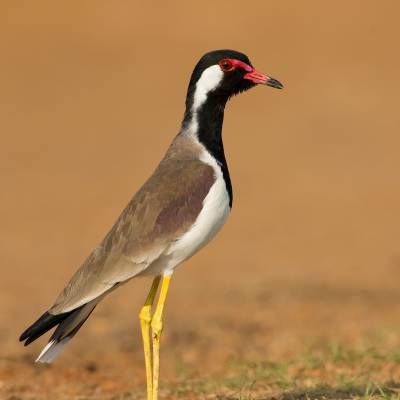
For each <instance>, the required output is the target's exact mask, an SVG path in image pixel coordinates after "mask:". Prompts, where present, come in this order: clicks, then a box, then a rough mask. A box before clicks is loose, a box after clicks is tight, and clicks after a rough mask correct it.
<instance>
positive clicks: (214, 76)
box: [190, 65, 224, 132]
mask: <svg viewBox="0 0 400 400" xmlns="http://www.w3.org/2000/svg"><path fill="white" fill-rule="evenodd" d="M223 76H224V73H223V72H222V70H221V68H220V66H219V65H212V66H211V67H208V68H207V69H205V70H204V71H203V73H202V74H201V76H200V79H199V80H198V81H197V83H196V90H195V92H194V95H193V104H192V114H193V118H192V121H191V124H190V128H191V130H192V132H197V128H198V122H197V111H198V110H199V108H200V107H201V106H202V104H203V103H204V102H205V101H206V100H207V95H208V93H209V92H211V91H212V90H215V89H216V88H217V87H218V86H219V84H220V83H221V81H222V78H223Z"/></svg>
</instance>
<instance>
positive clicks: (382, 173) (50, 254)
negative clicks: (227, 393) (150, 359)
mask: <svg viewBox="0 0 400 400" xmlns="http://www.w3.org/2000/svg"><path fill="white" fill-rule="evenodd" d="M399 16H400V5H399V2H398V1H394V0H393V1H389V0H386V1H384V2H378V1H361V0H360V1H336V2H327V1H322V0H321V1H302V2H294V1H266V0H263V1H258V0H255V1H252V2H247V3H243V2H236V1H231V2H214V1H201V2H183V1H172V2H154V1H148V2H144V1H119V2H111V1H68V2H67V1H64V2H53V1H48V2H44V1H35V2H33V1H32V2H30V1H2V2H1V3H0V57H1V63H0V135H1V136H0V138H1V146H0V182H1V186H2V187H1V197H0V199H1V207H0V221H1V224H0V261H1V263H0V265H1V273H2V274H1V280H0V355H1V356H0V358H2V359H1V360H0V362H1V364H0V371H2V372H1V373H0V380H1V379H2V380H1V382H3V384H5V385H6V386H5V387H9V386H10V385H12V384H13V382H18V380H19V379H25V378H23V377H22V376H21V371H24V376H25V377H26V376H27V375H26V374H28V373H30V374H33V375H32V376H35V377H36V378H35V379H36V380H35V382H39V383H40V382H42V383H43V380H44V382H51V379H52V377H53V378H54V377H55V376H57V377H60V374H61V372H60V371H66V368H70V369H69V370H68V371H70V372H69V373H71V374H72V373H73V372H71V371H75V372H76V371H78V372H76V373H77V378H76V379H77V380H78V381H79V379H83V378H82V376H81V375H80V373H79V371H80V368H82V365H83V364H84V362H83V360H86V362H99V360H101V362H100V363H101V364H103V368H105V370H106V371H108V372H109V374H110V376H111V377H112V378H113V380H114V381H113V382H114V384H115V385H116V384H121V385H123V384H124V382H125V383H127V382H129V384H132V382H133V383H135V382H138V383H142V382H143V377H144V369H143V367H142V361H143V359H142V354H141V351H142V350H141V347H140V346H141V344H140V334H139V329H138V322H137V312H138V310H139V307H140V305H141V303H142V302H143V301H144V297H145V293H146V291H147V289H148V285H149V284H150V282H148V281H146V280H138V281H132V282H130V283H129V284H128V285H126V286H125V287H124V288H123V289H121V290H119V291H117V292H116V293H114V294H112V295H111V296H110V297H109V298H107V299H106V301H104V303H103V304H101V305H100V306H99V307H98V309H97V310H96V312H95V313H94V315H93V317H92V318H91V319H90V320H89V321H88V323H87V324H86V326H85V328H84V329H82V331H81V332H80V333H79V335H78V336H77V337H76V338H75V339H74V341H73V342H72V343H71V344H70V345H69V347H68V348H67V351H65V353H64V354H63V355H62V356H61V357H60V359H59V360H57V363H56V364H55V365H54V366H52V367H51V369H45V368H43V367H37V366H36V367H31V361H32V360H33V357H34V356H35V355H36V354H37V353H38V351H39V349H40V348H41V346H42V345H43V344H44V343H45V340H41V341H39V342H40V343H35V344H33V345H32V346H30V347H29V348H28V349H23V348H22V347H21V346H20V345H19V344H18V343H17V338H18V336H19V334H20V332H21V331H22V330H23V329H24V328H25V327H26V326H27V325H28V324H29V323H31V322H32V321H33V320H34V319H36V318H37V317H38V316H39V315H40V314H41V313H42V312H44V311H45V310H46V308H47V307H48V306H50V305H51V304H52V301H53V300H54V298H55V296H56V295H57V294H58V292H59V290H61V289H62V287H63V285H64V284H65V283H66V281H67V280H68V279H69V277H70V276H71V275H72V273H73V272H74V271H75V269H76V268H78V267H79V265H80V263H81V262H82V261H83V260H84V258H85V257H86V255H87V254H88V253H89V252H90V251H91V249H92V248H93V247H94V246H95V245H96V244H97V243H98V242H99V241H100V240H101V239H102V237H103V236H104V234H105V233H106V231H107V230H108V229H109V228H110V227H111V225H112V223H113V222H114V220H115V219H116V217H117V216H118V214H119V213H120V211H121V210H122V209H123V207H124V206H125V205H126V203H127V202H128V201H129V199H130V197H131V196H132V195H133V194H134V192H135V191H136V190H137V189H138V188H139V186H140V185H141V184H142V183H143V181H144V180H145V179H146V178H147V177H148V176H149V175H150V174H151V172H152V170H153V169H154V168H155V166H156V164H157V163H158V161H159V160H160V158H161V157H162V155H163V153H164V151H165V150H166V148H167V146H168V144H169V142H170V141H171V140H172V138H173V137H174V135H175V134H176V133H177V132H178V129H179V126H180V122H181V117H182V114H183V111H184V99H185V91H186V87H187V82H188V78H189V76H190V73H191V70H192V68H193V66H194V64H195V62H196V61H197V59H198V58H199V57H200V56H201V55H202V54H203V53H204V52H206V51H209V50H212V49H218V48H233V49H236V50H239V51H243V52H245V53H246V54H248V55H249V57H250V59H251V60H252V62H253V64H254V65H255V66H256V67H257V68H258V69H260V70H261V71H264V72H266V73H268V74H270V75H271V76H273V77H275V78H277V79H279V80H281V81H282V82H283V83H284V84H285V90H284V91H276V90H273V89H270V88H261V87H259V88H256V89H254V90H253V91H251V92H249V93H246V94H245V95H243V96H241V97H238V98H235V99H233V101H231V103H229V104H228V107H227V111H226V115H225V125H224V139H225V149H226V154H227V158H228V163H229V167H230V170H231V175H232V180H233V186H234V208H233V212H232V215H231V217H230V220H229V221H228V224H227V225H226V226H225V228H224V229H223V231H222V232H221V233H220V234H219V236H218V237H217V239H216V240H215V241H213V242H212V243H211V244H210V245H209V246H208V247H207V248H206V249H205V250H203V251H202V252H201V253H200V254H198V255H196V256H195V257H194V258H193V259H192V260H190V261H189V262H187V263H186V264H185V265H184V266H183V267H182V268H181V269H180V270H178V272H177V273H176V274H175V278H174V280H173V284H172V290H171V292H170V297H169V300H168V306H167V310H166V314H167V315H166V324H165V327H166V329H165V336H164V342H163V344H164V346H163V365H164V370H163V376H164V377H165V378H171V377H172V378H173V377H174V376H175V372H174V371H175V370H174V365H175V363H183V364H185V365H189V366H190V367H191V368H196V369H199V370H201V371H202V373H204V374H205V373H208V372H210V371H214V370H218V369H219V368H220V366H221V365H222V363H223V362H224V361H225V360H226V359H229V357H238V358H247V359H252V358H265V359H268V358H273V357H281V356H285V355H286V354H289V353H293V352H301V351H302V350H303V348H304V346H305V345H306V344H310V343H314V342H315V341H318V340H328V341H329V340H334V341H341V340H343V341H346V342H348V343H350V344H352V343H358V341H359V340H364V338H367V339H368V338H371V337H373V336H374V335H380V334H382V332H384V334H385V335H389V337H390V338H391V339H390V340H392V341H393V343H395V344H396V345H397V344H398V343H399V342H400V340H399V337H400V329H399V328H400V313H399V311H400V307H399V300H400V291H399V278H400V248H399V237H400V214H399V204H400V185H399V183H400V180H399V170H400V157H399V146H400V137H399V129H398V126H399V123H400V113H399V110H398V108H399V89H400V80H399V71H400V56H399V37H400V27H399V24H398V21H399ZM388 332H389V333H388ZM26 355H28V356H26ZM24 357H28V358H27V359H26V358H24ZM21 360H25V361H27V362H26V363H25V364H26V365H25V364H24V365H23V366H22V364H21V363H22V361H21ZM121 363H123V365H124V372H123V373H122V372H121V368H122V367H121ZM23 368H25V369H23ZM71 368H72V370H71ZM74 368H75V369H74ZM107 368H109V369H107ZM1 374H2V375H1ZM52 374H53V375H52ZM124 374H125V375H124ZM74 376H75V375H74ZM54 379H56V378H54ZM124 379H125V380H124ZM60 382H62V378H60ZM115 382H117V383H115ZM39 383H37V385H39ZM60 384H61V383H60ZM0 390H1V385H0ZM52 398H56V396H55V395H54V396H53V397H52Z"/></svg>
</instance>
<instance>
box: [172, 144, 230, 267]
mask: <svg viewBox="0 0 400 400" xmlns="http://www.w3.org/2000/svg"><path fill="white" fill-rule="evenodd" d="M200 159H201V161H203V162H205V163H206V164H209V165H211V166H212V167H213V169H214V171H215V177H216V180H215V182H214V184H213V186H212V187H211V189H210V191H209V192H208V194H207V196H206V197H205V199H204V200H203V208H202V210H201V211H200V214H199V215H198V217H197V219H196V221H195V223H194V224H193V226H192V228H191V229H190V230H189V231H188V232H186V233H185V234H184V235H183V236H182V237H181V238H180V239H179V240H178V241H176V242H175V243H174V244H173V245H172V246H171V247H170V248H169V249H168V252H167V254H168V255H169V256H170V261H169V262H168V266H167V268H166V270H164V274H167V275H168V274H171V273H172V272H173V269H174V268H175V267H176V266H177V265H179V264H180V263H181V262H183V261H185V260H186V259H188V258H189V257H191V256H192V255H193V254H194V253H196V252H197V251H198V250H200V249H201V248H202V247H203V246H205V245H206V244H207V243H208V242H209V241H210V240H211V239H212V238H213V237H214V236H215V235H216V234H217V232H218V231H219V230H220V229H221V228H222V226H223V225H224V223H225V221H226V219H227V217H228V215H229V212H230V207H229V195H228V191H227V190H226V185H225V180H224V178H223V175H222V171H221V168H220V167H219V165H218V163H217V162H216V161H215V159H214V158H213V157H212V156H211V155H210V154H209V153H208V151H206V150H205V149H204V150H203V153H202V155H201V157H200Z"/></svg>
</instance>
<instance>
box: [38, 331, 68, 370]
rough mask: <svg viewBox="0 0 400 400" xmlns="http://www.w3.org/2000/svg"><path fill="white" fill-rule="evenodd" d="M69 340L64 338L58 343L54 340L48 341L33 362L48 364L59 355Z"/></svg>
mask: <svg viewBox="0 0 400 400" xmlns="http://www.w3.org/2000/svg"><path fill="white" fill-rule="evenodd" d="M70 339H71V338H70V337H66V338H64V339H62V340H61V341H60V342H57V341H55V340H52V341H50V342H49V343H47V345H46V346H45V348H44V349H43V350H42V352H41V353H40V354H39V356H38V358H37V359H36V361H35V362H40V363H48V364H50V363H51V362H52V361H53V360H54V359H55V358H56V357H57V356H58V355H59V354H60V352H61V351H62V349H63V348H64V347H65V345H66V344H67V343H68V342H69V341H70Z"/></svg>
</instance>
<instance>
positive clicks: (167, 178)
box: [19, 50, 283, 400]
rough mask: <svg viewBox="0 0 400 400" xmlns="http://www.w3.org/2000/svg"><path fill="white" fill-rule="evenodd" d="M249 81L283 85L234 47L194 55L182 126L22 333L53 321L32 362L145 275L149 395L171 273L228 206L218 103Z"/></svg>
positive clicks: (35, 332) (32, 334) (154, 394)
mask: <svg viewBox="0 0 400 400" xmlns="http://www.w3.org/2000/svg"><path fill="white" fill-rule="evenodd" d="M258 85H265V86H270V87H273V88H277V89H283V85H282V84H281V83H280V82H279V81H278V80H276V79H274V78H271V77H269V76H267V75H265V74H263V73H261V72H259V71H257V70H256V69H255V68H254V67H253V65H252V64H251V62H250V60H249V58H248V57H247V56H246V55H245V54H244V53H241V52H239V51H235V50H214V51H210V52H208V53H206V54H204V55H203V56H202V57H201V58H200V60H199V61H198V62H197V64H196V65H195V68H194V70H193V72H192V75H191V78H190V81H189V85H188V90H187V96H186V103H185V105H186V108H185V112H184V116H183V121H182V124H181V128H180V130H179V132H178V134H177V135H176V136H175V138H174V139H173V140H172V143H171V144H170V146H169V148H168V149H167V151H166V153H165V156H164V157H163V158H162V160H161V162H160V163H159V165H158V166H157V167H156V169H155V171H154V172H153V174H152V175H151V176H150V177H149V179H148V180H147V181H146V182H145V183H144V184H143V186H142V187H141V188H140V189H139V190H138V192H137V193H136V194H135V195H134V196H133V198H132V200H131V201H130V202H129V203H128V205H127V207H126V208H125V209H124V210H123V212H122V213H121V215H120V216H119V218H118V219H117V221H116V222H115V224H114V225H113V227H112V228H111V230H110V231H109V232H108V233H107V234H106V236H105V237H104V239H103V240H102V241H101V243H100V244H99V245H98V246H97V247H95V248H94V250H93V252H92V253H91V254H90V255H89V256H88V258H87V259H86V260H85V261H84V263H83V264H82V266H81V267H80V268H79V269H78V270H77V271H76V272H75V274H74V275H73V276H72V278H71V279H70V281H69V282H68V283H67V285H66V286H65V288H64V289H63V290H62V291H61V293H60V294H59V296H58V297H57V298H56V300H55V302H54V304H53V305H52V306H51V307H50V308H49V309H48V310H47V311H46V312H45V313H44V314H43V315H42V316H41V317H40V318H39V319H38V320H37V321H36V322H34V323H33V324H32V325H31V326H29V328H27V329H26V330H25V331H24V332H23V333H22V334H21V336H20V339H19V340H20V341H21V342H24V345H25V346H26V345H28V344H30V343H32V342H33V341H34V340H36V339H38V338H39V337H40V336H42V335H43V334H44V333H46V332H47V331H49V330H50V329H52V328H54V327H56V329H55V330H54V332H53V334H52V335H51V337H50V339H49V341H48V343H47V345H46V346H45V347H44V348H43V350H42V352H41V353H40V354H39V356H38V357H37V359H36V361H37V362H41V363H50V362H52V361H53V360H54V359H55V358H56V357H57V355H58V354H59V353H60V352H61V350H63V348H64V346H65V345H66V344H67V343H68V342H69V341H70V340H71V339H72V338H73V337H74V336H75V334H76V333H77V332H78V331H79V329H80V328H81V327H82V325H83V324H84V323H85V321H86V320H87V319H88V318H89V316H90V314H91V313H92V312H93V310H94V309H95V307H96V305H97V304H98V303H99V302H100V301H101V300H102V299H103V298H104V297H105V296H106V295H107V294H109V293H110V292H112V291H113V290H115V289H117V288H118V287H119V286H121V285H122V284H124V283H126V282H127V281H129V280H131V279H133V278H136V277H139V276H150V277H152V278H153V282H152V284H151V288H150V291H149V293H148V296H147V298H146V300H145V302H144V305H143V307H142V308H141V310H140V312H139V320H140V327H141V334H142V341H143V349H144V359H145V369H146V384H147V400H157V399H158V392H159V371H160V358H159V351H160V341H161V334H162V331H163V311H164V305H165V302H166V298H167V293H168V289H169V286H170V282H171V278H172V275H173V273H174V271H175V269H176V268H177V267H178V266H179V265H180V264H182V263H183V262H184V261H185V260H187V259H188V258H190V257H191V256H192V255H194V254H195V253H196V252H197V251H199V250H200V249H201V248H202V247H204V246H205V245H206V244H207V243H208V242H209V241H210V240H211V239H212V238H213V237H214V236H215V235H216V233H217V232H218V231H219V230H220V229H221V227H222V226H223V225H224V223H225V221H226V220H227V217H228V216H229V214H230V211H231V208H232V199H233V192H232V184H231V179H230V176H229V170H228V165H227V161H226V158H225V153H224V146H223V140H222V125H223V120H224V110H225V105H226V103H227V102H228V100H229V99H230V98H231V97H232V96H235V95H237V94H239V93H241V92H245V91H247V90H249V89H251V88H253V87H255V86H258ZM158 292H159V295H158V300H157V303H156V305H155V307H154V312H153V306H154V303H155V299H156V297H157V293H158Z"/></svg>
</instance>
